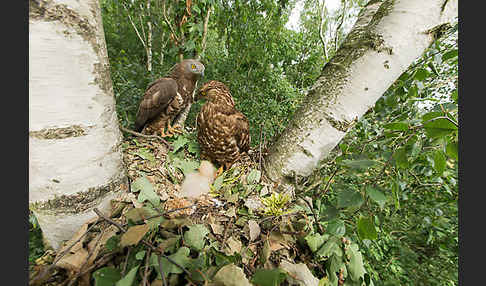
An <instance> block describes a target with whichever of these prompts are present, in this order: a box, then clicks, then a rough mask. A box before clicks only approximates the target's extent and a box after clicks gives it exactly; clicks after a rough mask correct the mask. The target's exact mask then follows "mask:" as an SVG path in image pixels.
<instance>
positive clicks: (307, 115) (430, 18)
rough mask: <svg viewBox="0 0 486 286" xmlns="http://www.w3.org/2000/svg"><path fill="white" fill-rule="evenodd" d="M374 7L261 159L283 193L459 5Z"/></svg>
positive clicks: (395, 1)
mask: <svg viewBox="0 0 486 286" xmlns="http://www.w3.org/2000/svg"><path fill="white" fill-rule="evenodd" d="M443 4H444V1H443V0H428V1H422V0H402V1H400V0H385V1H372V2H370V4H368V5H367V6H366V7H364V8H363V10H362V11H361V12H360V14H359V16H358V19H357V21H356V23H355V25H354V27H353V29H352V30H351V32H350V33H349V35H348V36H347V37H346V39H345V40H344V42H343V43H342V44H341V46H340V48H339V50H338V51H337V52H336V54H335V56H334V57H333V58H332V59H331V61H330V62H328V63H327V64H326V65H325V66H324V67H323V69H322V72H321V75H320V77H319V78H318V79H317V80H316V82H315V84H314V85H313V87H312V88H311V89H310V90H309V92H308V94H307V97H306V98H305V100H304V103H303V105H302V106H301V108H299V109H298V110H297V112H296V114H295V116H294V118H293V120H292V121H291V123H290V124H289V126H288V127H287V129H286V130H285V131H284V132H283V133H282V134H281V136H280V137H279V138H278V139H277V141H276V142H275V143H274V144H273V145H272V146H271V148H270V152H269V155H268V156H267V158H266V159H265V170H266V173H267V175H268V176H269V177H270V178H271V179H272V180H274V181H276V182H278V183H281V184H282V185H284V186H286V188H292V187H291V186H290V182H291V180H290V178H293V177H294V176H295V175H299V176H308V175H310V174H311V173H312V171H313V170H314V169H315V168H316V167H317V166H318V164H319V162H321V161H322V160H323V159H325V158H326V157H327V156H328V154H329V153H330V151H331V150H332V149H333V148H334V147H335V146H336V145H337V144H338V143H339V141H340V140H341V139H342V138H343V137H344V135H345V134H346V133H347V132H348V131H349V129H350V127H351V126H352V125H353V123H354V122H355V121H356V120H357V119H359V118H360V117H361V116H362V115H363V114H364V113H365V112H366V111H367V110H368V109H369V108H371V107H372V106H374V104H375V102H376V101H377V100H378V99H379V98H380V97H381V95H382V94H383V93H384V92H385V91H386V90H387V89H388V87H390V86H391V85H392V84H393V82H395V81H396V79H397V78H398V77H399V76H400V74H402V73H403V72H404V71H405V70H406V69H407V67H408V66H409V65H410V64H411V63H412V62H413V61H414V60H415V59H417V58H418V57H420V56H421V55H422V54H423V52H424V51H425V50H426V49H427V48H428V47H429V46H430V45H431V44H432V43H433V41H434V40H435V39H436V33H435V32H431V31H436V29H435V28H437V27H440V26H441V25H443V24H446V23H449V22H451V21H452V20H453V19H454V18H455V17H457V5H458V4H457V0H449V1H448V2H447V3H446V5H445V6H444V8H443V9H441V8H442V5H443Z"/></svg>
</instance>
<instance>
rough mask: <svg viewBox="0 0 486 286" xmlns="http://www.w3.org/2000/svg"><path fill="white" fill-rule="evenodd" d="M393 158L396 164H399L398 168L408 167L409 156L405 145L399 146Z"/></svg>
mask: <svg viewBox="0 0 486 286" xmlns="http://www.w3.org/2000/svg"><path fill="white" fill-rule="evenodd" d="M393 158H394V159H395V164H396V165H397V167H398V168H403V169H405V168H408V165H409V163H408V157H407V151H406V149H405V148H404V147H402V148H399V149H397V150H396V151H395V154H394V155H393Z"/></svg>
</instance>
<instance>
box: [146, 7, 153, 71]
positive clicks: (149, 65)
mask: <svg viewBox="0 0 486 286" xmlns="http://www.w3.org/2000/svg"><path fill="white" fill-rule="evenodd" d="M146 8H147V16H148V18H149V20H148V21H147V26H148V29H147V70H148V71H149V72H151V71H152V20H151V16H150V0H147V7H146Z"/></svg>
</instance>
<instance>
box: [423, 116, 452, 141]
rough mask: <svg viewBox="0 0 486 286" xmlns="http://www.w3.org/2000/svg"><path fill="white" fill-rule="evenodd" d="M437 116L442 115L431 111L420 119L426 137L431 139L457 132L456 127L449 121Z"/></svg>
mask: <svg viewBox="0 0 486 286" xmlns="http://www.w3.org/2000/svg"><path fill="white" fill-rule="evenodd" d="M439 116H444V115H443V113H442V112H437V111H433V112H429V113H426V114H425V115H424V116H423V117H422V121H423V126H424V128H425V132H426V134H427V136H429V137H432V138H436V137H443V136H446V135H448V134H450V133H451V132H454V131H456V130H457V126H456V125H454V124H453V123H452V122H451V121H450V120H448V119H446V118H437V117H439Z"/></svg>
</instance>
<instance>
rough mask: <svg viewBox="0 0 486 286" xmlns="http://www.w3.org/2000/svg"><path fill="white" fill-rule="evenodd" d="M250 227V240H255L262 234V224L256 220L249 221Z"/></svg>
mask: <svg viewBox="0 0 486 286" xmlns="http://www.w3.org/2000/svg"><path fill="white" fill-rule="evenodd" d="M248 227H249V228H250V241H254V240H255V239H257V238H258V236H259V235H260V226H259V225H258V223H257V222H256V221H255V220H252V219H251V220H249V221H248Z"/></svg>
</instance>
